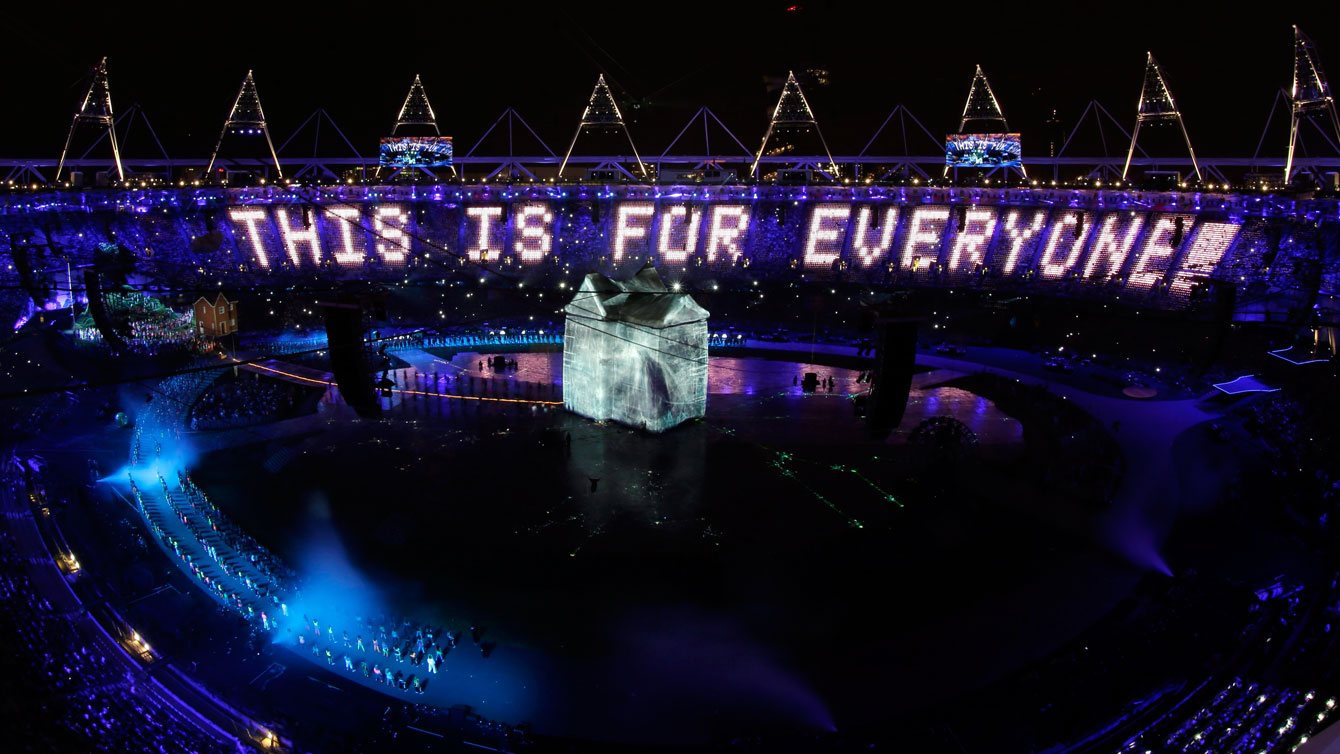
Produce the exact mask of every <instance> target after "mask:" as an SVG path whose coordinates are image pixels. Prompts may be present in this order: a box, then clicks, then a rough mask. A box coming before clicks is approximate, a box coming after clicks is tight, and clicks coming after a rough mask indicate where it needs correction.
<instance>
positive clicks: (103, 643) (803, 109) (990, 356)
mask: <svg viewBox="0 0 1340 754" xmlns="http://www.w3.org/2000/svg"><path fill="white" fill-rule="evenodd" d="M803 11H804V9H802V8H800V7H799V6H792V7H789V8H787V9H786V11H785V12H786V13H800V12H803ZM1292 34H1293V48H1292V66H1293V67H1292V71H1293V79H1292V86H1291V87H1290V88H1289V89H1288V90H1287V92H1285V93H1284V94H1282V95H1281V96H1283V97H1284V99H1283V100H1282V102H1283V108H1282V112H1283V113H1284V115H1282V116H1279V117H1281V118H1283V119H1285V122H1287V124H1288V131H1287V134H1283V136H1284V137H1287V141H1285V140H1284V139H1283V138H1282V139H1280V140H1279V142H1278V143H1273V142H1272V146H1269V147H1267V148H1263V147H1261V146H1258V147H1257V150H1256V153H1255V154H1253V155H1252V156H1251V157H1245V156H1243V157H1228V158H1217V157H1209V156H1206V154H1205V153H1204V152H1202V153H1201V154H1200V155H1199V156H1198V154H1197V152H1196V150H1195V147H1194V145H1193V140H1192V138H1191V134H1193V133H1196V132H1195V131H1194V130H1192V131H1189V130H1188V128H1187V126H1186V124H1185V123H1184V121H1183V117H1184V115H1186V116H1187V117H1188V118H1191V117H1194V116H1193V114H1189V113H1187V111H1186V110H1184V109H1183V108H1182V107H1180V106H1179V104H1178V102H1179V101H1178V100H1175V99H1174V97H1173V93H1174V92H1173V86H1171V84H1170V79H1169V75H1168V72H1167V70H1166V69H1165V68H1164V67H1163V66H1162V65H1161V64H1160V62H1159V61H1158V60H1157V59H1156V58H1155V56H1154V55H1153V54H1152V53H1150V54H1146V55H1145V57H1144V69H1143V78H1141V77H1140V75H1139V74H1140V71H1139V70H1138V68H1132V71H1131V78H1132V80H1133V81H1138V83H1140V97H1139V100H1138V103H1132V104H1135V105H1136V106H1135V107H1133V108H1131V110H1130V111H1129V112H1118V114H1117V115H1116V116H1115V117H1114V116H1113V115H1112V114H1111V113H1109V112H1108V110H1107V109H1106V108H1104V107H1103V106H1102V105H1100V104H1097V100H1093V101H1092V102H1091V104H1090V106H1089V107H1086V108H1084V109H1083V111H1082V112H1081V114H1080V115H1079V121H1080V122H1076V123H1075V124H1073V127H1071V128H1068V129H1067V130H1066V131H1065V133H1066V135H1067V137H1066V138H1064V139H1059V140H1057V141H1055V142H1054V143H1052V144H1051V148H1050V149H1049V150H1048V151H1049V153H1048V154H1045V155H1044V154H1043V151H1042V147H1041V145H1042V143H1043V140H1042V139H1041V138H1039V139H1037V141H1036V144H1037V149H1036V150H1034V147H1033V144H1034V143H1035V142H1033V141H1032V140H1031V139H1032V136H1031V135H1030V132H1029V131H1028V130H1026V129H1021V130H1020V131H1014V130H1012V129H1011V128H1010V127H1009V124H1008V121H1007V120H1006V118H1005V110H1004V109H1003V108H1002V105H1003V104H1005V105H1008V104H1009V103H1006V102H1002V101H1001V100H998V99H997V96H996V93H995V91H993V89H992V87H991V83H990V82H989V81H988V78H987V75H986V72H985V71H984V69H983V67H982V66H977V68H976V70H975V72H974V73H973V75H972V76H971V77H970V78H969V77H966V76H965V77H964V81H963V84H964V85H965V86H964V91H966V93H967V100H966V104H965V105H964V107H963V110H962V114H961V117H958V116H957V111H955V118H956V122H957V128H956V129H955V130H954V131H953V132H952V133H950V134H948V135H946V136H943V137H941V136H935V135H933V134H932V133H931V132H930V131H929V130H928V129H927V128H925V127H924V126H922V125H921V121H920V120H918V119H917V117H916V116H914V115H912V114H911V111H910V110H908V109H907V108H906V107H904V106H902V105H899V106H897V107H896V108H894V110H893V112H891V113H889V114H888V116H887V117H886V118H885V119H884V120H883V122H882V123H880V124H878V128H877V129H875V130H874V131H873V135H870V136H869V137H868V141H866V140H864V139H856V140H854V142H853V144H851V145H849V144H847V143H846V141H848V140H847V139H845V137H844V139H843V140H842V141H839V140H837V139H835V140H834V141H833V146H835V147H836V148H837V150H836V151H834V150H833V149H830V144H829V142H828V141H827V140H826V139H825V137H824V133H825V132H824V131H823V130H822V128H821V126H826V125H827V124H828V123H829V121H828V120H826V118H828V117H832V118H833V119H834V120H837V119H838V118H839V115H838V114H837V113H831V114H830V113H829V112H827V111H824V110H819V109H818V108H817V107H813V106H812V105H811V102H810V100H809V99H807V94H808V93H809V92H810V91H812V90H813V89H815V88H820V87H822V86H824V80H825V77H826V75H827V72H826V71H819V70H817V69H814V68H804V69H798V70H795V71H789V72H787V73H786V75H785V76H781V75H779V76H777V77H775V78H776V80H775V81H774V82H773V83H772V84H770V87H771V88H770V89H769V93H768V99H769V102H768V114H769V115H768V118H767V120H766V122H765V123H764V124H763V129H762V131H761V133H758V134H750V135H748V136H747V137H746V138H745V139H743V140H742V139H741V138H739V137H737V135H736V132H733V131H732V130H731V129H730V128H728V127H727V126H726V125H725V123H724V122H723V119H721V118H719V117H718V116H717V114H716V113H715V112H714V111H713V110H712V109H711V108H709V107H706V106H703V107H700V108H698V109H697V111H696V112H695V113H694V114H693V115H692V117H691V118H689V120H688V121H687V122H686V123H683V121H680V122H681V123H683V127H682V128H680V127H679V126H678V125H675V126H674V127H673V128H671V127H668V126H667V127H666V131H665V132H666V133H667V134H673V139H668V140H666V141H665V142H664V146H662V145H661V144H660V143H656V144H654V145H653V144H649V143H647V142H646V141H645V140H644V139H642V138H641V137H640V132H639V130H638V123H636V122H634V119H633V118H631V117H626V115H627V113H628V112H630V109H629V108H630V107H632V105H630V104H629V103H628V102H627V101H625V100H626V99H627V98H625V97H623V96H621V93H620V88H621V87H620V86H619V85H617V84H616V83H614V82H612V81H607V77H606V74H607V73H609V72H608V71H605V72H604V73H602V72H601V71H600V70H597V68H592V70H591V78H592V79H594V86H593V88H592V89H591V90H590V95H589V97H588V98H586V99H583V96H584V95H585V94H586V92H585V91H578V92H576V93H575V94H574V95H573V97H572V102H571V107H570V108H568V109H569V110H571V117H572V118H573V119H574V120H572V121H570V122H569V123H568V130H567V131H566V133H563V134H561V135H557V137H561V138H563V139H566V141H563V142H557V141H555V142H546V141H545V140H544V139H542V138H541V135H540V134H541V133H547V132H545V131H543V130H542V129H541V130H537V129H535V128H532V126H531V124H530V123H528V122H527V121H526V120H525V119H524V118H522V117H521V115H520V114H519V112H518V111H517V110H515V109H512V108H507V109H506V110H505V111H504V112H503V113H502V115H501V116H500V117H498V118H497V119H496V120H493V121H491V125H489V126H487V127H484V128H481V129H480V130H479V132H478V133H472V134H464V135H459V136H457V137H451V136H446V135H444V133H443V130H442V127H443V126H448V125H451V126H452V127H454V124H449V123H448V122H447V121H446V119H445V118H441V117H440V116H439V111H435V110H434V108H433V105H432V104H431V102H430V98H429V95H430V94H431V93H432V91H431V89H430V87H429V86H427V85H426V84H425V82H424V81H423V79H421V78H420V77H419V76H415V77H414V78H413V81H412V83H411V85H410V88H409V90H408V93H407V94H406V95H405V97H404V99H403V101H400V100H399V97H397V100H398V101H400V102H401V104H400V105H399V107H398V109H397V110H396V111H395V112H394V113H387V114H386V115H387V118H386V120H387V121H388V122H391V121H390V116H391V115H394V116H395V118H394V121H393V122H394V125H393V127H392V128H390V129H389V135H387V136H382V137H379V141H378V142H377V143H376V144H375V145H374V146H375V147H376V148H377V151H376V153H375V154H369V153H367V152H369V151H370V150H366V149H364V150H360V149H358V148H356V147H354V145H353V143H351V140H350V139H347V138H345V135H344V131H342V130H341V128H340V126H339V125H337V124H336V123H335V121H334V119H333V118H332V117H331V115H330V114H329V113H327V112H326V111H324V110H318V111H316V112H314V113H313V114H312V116H311V117H310V118H308V119H307V120H305V121H301V123H300V125H299V126H298V127H297V128H296V129H294V131H293V132H292V135H291V136H289V137H288V138H287V139H276V138H272V136H271V130H270V129H271V124H272V121H271V120H270V119H268V118H267V117H266V114H265V108H264V107H263V105H262V102H263V93H264V92H265V91H266V89H265V87H266V86H267V84H268V81H269V80H268V79H263V78H261V77H259V76H258V75H255V74H254V72H252V71H248V72H246V74H245V76H244V77H243V78H242V80H241V83H240V86H238V87H237V88H236V90H235V96H231V98H230V99H229V102H231V105H230V106H229V107H227V109H226V113H227V114H226V116H225V117H224V119H223V121H222V122H221V123H210V124H201V125H199V126H198V127H200V128H204V129H205V131H207V132H208V136H206V137H204V138H203V140H201V139H197V141H199V142H200V146H199V147H198V149H199V151H198V153H197V156H192V157H188V158H182V157H180V156H178V157H175V158H173V157H168V155H167V150H166V149H164V148H163V143H162V142H161V141H159V140H158V139H159V137H158V134H157V133H156V132H154V130H153V127H152V125H151V124H149V122H148V120H147V117H146V116H145V108H142V107H140V106H139V105H138V104H137V105H135V106H134V107H132V108H128V109H124V110H123V109H119V101H118V109H114V108H113V95H114V94H115V93H116V92H117V91H118V89H117V87H118V86H120V82H121V80H120V79H119V78H117V70H116V67H115V66H116V58H115V57H112V56H109V57H107V58H101V59H98V60H94V61H91V62H93V63H94V65H93V66H92V68H91V69H89V70H88V71H87V75H86V76H85V77H84V78H83V79H81V81H80V83H79V84H78V89H79V90H80V95H81V96H80V98H79V100H78V101H77V103H76V105H75V109H74V111H73V118H72V119H69V117H68V114H66V115H62V117H64V118H67V123H68V124H69V131H68V134H67V135H66V137H65V139H64V148H63V149H62V150H61V152H60V153H59V154H56V155H52V156H49V157H47V156H40V157H22V156H17V157H0V171H5V176H4V178H3V182H2V183H0V186H3V189H2V190H0V246H2V247H3V249H4V252H3V253H4V267H3V269H0V325H3V328H0V365H3V372H2V373H0V422H3V426H4V434H3V437H4V445H5V448H4V450H5V453H4V464H3V472H2V473H3V477H4V485H3V494H0V505H3V507H4V516H3V517H0V527H3V530H4V537H3V538H0V586H3V592H4V595H5V600H4V605H5V607H4V609H3V610H2V611H0V621H2V622H3V625H2V626H0V636H3V637H4V641H3V647H4V649H3V650H2V651H3V654H4V659H5V666H6V669H7V672H6V673H5V674H4V676H3V677H4V684H5V692H4V698H5V701H4V703H3V714H2V715H0V717H3V719H4V721H5V726H6V728H5V732H6V733H7V734H8V736H7V738H8V739H9V740H13V741H20V742H22V745H23V746H24V747H25V749H24V750H31V751H158V752H225V751H247V750H253V749H256V750H278V751H292V752H343V751H360V752H382V751H385V752H400V751H420V750H423V751H465V750H472V749H477V748H483V749H489V750H493V751H535V752H546V751H564V752H571V751H596V752H602V751H608V752H616V751H652V750H655V751H706V750H743V751H789V750H805V751H817V752H824V751H833V752H846V751H857V750H861V751H865V750H871V749H875V750H886V751H917V752H940V751H944V752H967V751H999V752H1055V753H1057V754H1061V753H1062V752H1065V753H1069V754H1087V753H1089V752H1112V753H1114V754H1115V753H1117V752H1121V753H1123V754H1124V753H1125V752H1146V753H1152V752H1175V751H1176V752H1207V753H1215V754H1217V753H1219V752H1272V753H1273V752H1301V753H1302V754H1314V753H1315V752H1324V751H1331V750H1333V747H1336V746H1340V744H1337V743H1335V741H1336V740H1337V739H1340V728H1334V726H1333V725H1332V723H1333V722H1334V721H1333V719H1332V718H1333V716H1334V715H1335V704H1336V697H1337V696H1340V688H1337V682H1336V675H1335V673H1334V669H1335V667H1336V663H1337V661H1340V642H1337V641H1336V639H1335V638H1334V635H1335V633H1336V632H1334V631H1332V624H1333V623H1334V622H1335V621H1336V620H1337V618H1340V561H1337V557H1336V555H1337V554H1338V553H1340V549H1338V545H1340V540H1338V539H1337V537H1336V527H1335V526H1332V524H1333V523H1335V520H1333V519H1331V518H1330V516H1331V514H1332V513H1335V512H1337V511H1336V505H1337V503H1338V502H1340V497H1337V490H1340V469H1337V464H1336V453H1335V450H1336V448H1337V438H1336V436H1335V429H1334V421H1333V417H1334V416H1335V415H1336V413H1335V412H1336V405H1335V403H1336V402H1335V398H1334V396H1335V395H1336V394H1337V390H1336V388H1337V387H1338V386H1340V385H1338V383H1337V375H1336V370H1335V363H1336V362H1335V358H1334V357H1335V349H1336V328H1337V326H1340V302H1338V301H1337V300H1336V296H1337V294H1338V293H1340V184H1337V180H1340V179H1338V178H1337V176H1340V147H1337V146H1336V145H1337V144H1340V119H1337V115H1336V109H1335V104H1334V100H1333V98H1332V95H1331V93H1330V89H1329V84H1328V82H1327V79H1326V76H1325V73H1324V71H1323V68H1322V59H1323V57H1324V55H1325V54H1326V53H1327V51H1326V50H1319V49H1318V46H1317V45H1316V44H1314V42H1313V41H1312V39H1311V38H1309V37H1308V36H1307V35H1306V34H1305V33H1304V31H1302V30H1301V29H1299V28H1298V27H1294V28H1293V30H1292ZM1285 47H1286V45H1284V44H1281V45H1280V46H1279V48H1280V49H1279V50H1275V51H1272V54H1273V53H1278V54H1277V55H1276V57H1278V58H1279V59H1280V60H1281V61H1285V62H1284V63H1282V64H1281V65H1285V64H1287V61H1288V60H1289V57H1290V56H1289V55H1288V52H1287V50H1285ZM601 70H603V69H601ZM1189 73H1190V72H1188V74H1189ZM1188 74H1183V75H1188ZM269 75H278V74H277V73H270V74H269ZM611 78H612V76H611ZM1178 81H1181V79H1178ZM1182 85H1183V86H1187V84H1185V83H1184V84H1182ZM399 91H404V90H403V89H401V90H399ZM956 96H958V97H961V93H960V94H958V95H956ZM224 105H228V103H226V102H223V103H220V107H223V106H224ZM690 109H691V108H690ZM564 112H567V111H564ZM1086 118H1089V119H1092V120H1094V121H1101V120H1102V119H1106V122H1107V123H1108V125H1107V129H1108V130H1107V131H1106V132H1103V131H1102V128H1103V127H1102V126H1101V125H1100V126H1099V129H1098V132H1099V133H1106V134H1107V136H1108V137H1110V138H1112V139H1114V141H1113V144H1112V146H1113V149H1111V150H1109V149H1108V148H1107V147H1108V144H1107V143H1106V142H1104V143H1103V144H1102V146H1101V149H1097V150H1096V151H1094V152H1090V153H1085V152H1082V151H1080V150H1081V149H1082V147H1081V146H1080V142H1079V141H1075V139H1076V138H1077V135H1078V134H1081V133H1082V132H1083V125H1084V124H1083V121H1084V120H1085V119H1086ZM140 123H142V124H143V125H142V126H140V125H138V124H140ZM323 124H324V126H323ZM1276 125H1277V126H1278V125H1279V124H1276ZM909 126H910V127H911V128H912V129H913V130H912V134H913V136H914V137H915V143H916V144H919V145H920V146H916V147H913V146H909V141H908V133H909V130H908V129H909ZM323 127H324V128H325V129H326V130H325V136H324V137H322V136H321V135H320V134H321V133H322V131H321V129H322V128H323ZM895 128H897V129H898V130H899V131H900V138H899V139H895V141H897V142H899V143H900V144H901V147H902V148H901V149H900V150H898V149H885V148H883V147H884V146H887V145H888V142H887V139H886V140H885V141H881V138H882V137H887V136H888V135H889V134H891V133H892V132H893V129H895ZM135 129H139V130H135ZM145 132H147V133H148V134H149V135H150V136H151V137H152V141H154V142H155V143H156V151H157V152H158V154H156V155H155V154H152V153H150V156H141V155H140V154H132V153H131V152H130V151H128V149H129V147H128V144H129V143H130V135H131V134H132V133H134V134H135V135H136V138H137V139H139V142H137V143H139V144H143V143H144V134H145ZM313 133H315V134H316V135H315V136H314V137H313V136H312V134H313ZM332 133H333V134H334V135H333V136H332ZM1281 133H1283V132H1282V131H1279V129H1276V131H1271V130H1270V128H1269V126H1268V127H1267V130H1266V131H1265V132H1264V133H1263V134H1262V143H1266V141H1267V137H1270V138H1274V136H1275V135H1277V134H1281ZM1114 134H1115V135H1114ZM700 135H701V137H702V138H701V139H700V140H699V136H700ZM504 136H505V138H503V137H504ZM1159 136H1162V137H1165V138H1164V140H1163V142H1158V141H1157V139H1158V137H1159ZM215 137H217V138H215ZM309 138H312V139H313V140H314V145H313V148H312V149H311V150H310V151H311V154H310V155H303V156H297V155H296V153H295V150H294V149H290V148H289V146H290V144H293V143H301V142H303V141H305V140H307V139H309ZM322 138H325V139H326V141H327V144H330V143H334V142H338V143H339V144H340V148H339V149H338V150H336V151H338V152H341V154H338V155H336V154H333V153H331V152H329V151H326V150H323V148H322V147H321V146H320V140H321V139H322ZM1079 138H1080V141H1082V137H1079ZM295 139H297V140H298V141H297V142H295ZM695 140H696V141H695ZM753 140H758V144H759V146H758V147H756V148H752V149H751V148H748V147H746V146H745V144H746V143H750V142H751V141H753ZM523 142H524V143H525V144H526V146H525V147H522V146H520V145H521V144H522V143H523ZM1118 142H1119V143H1118ZM358 143H363V142H362V141H359V142H358ZM551 143H552V144H554V145H555V147H556V148H551V146H550V144H551ZM471 144H472V145H473V146H471V147H470V148H468V149H467V148H466V147H467V145H471ZM860 144H864V148H860V149H858V148H857V147H859V146H860ZM881 145H883V146H881ZM714 146H715V147H716V148H715V149H714V148H713V147H714ZM211 147H212V149H211ZM345 147H347V149H345ZM658 150H659V151H658ZM723 150H724V151H723Z"/></svg>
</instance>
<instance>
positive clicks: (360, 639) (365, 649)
mask: <svg viewBox="0 0 1340 754" xmlns="http://www.w3.org/2000/svg"><path fill="white" fill-rule="evenodd" d="M372 641H373V643H376V641H377V640H376V639H373V640H372ZM357 646H358V651H360V652H366V651H368V650H367V648H366V647H364V646H363V637H362V635H359V637H358V643H357Z"/></svg>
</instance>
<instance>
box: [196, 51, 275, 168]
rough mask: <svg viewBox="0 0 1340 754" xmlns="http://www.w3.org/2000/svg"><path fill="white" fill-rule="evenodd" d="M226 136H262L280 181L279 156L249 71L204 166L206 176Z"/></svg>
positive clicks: (212, 166)
mask: <svg viewBox="0 0 1340 754" xmlns="http://www.w3.org/2000/svg"><path fill="white" fill-rule="evenodd" d="M228 134H244V135H253V136H254V135H257V134H263V135H264V136H265V145H266V146H267V147H268V148H269V149H270V159H271V160H273V161H274V166H275V173H276V174H277V175H278V176H279V177H280V178H281V179H282V178H283V177H284V170H283V168H281V167H279V155H278V154H276V153H275V145H274V141H272V140H271V139H270V127H269V126H268V125H266V123H265V110H264V109H263V108H262V107H261V97H260V94H259V93H257V91H256V80H255V79H254V78H253V77H252V75H251V71H247V75H246V77H245V78H243V79H242V87H241V88H240V89H238V90H237V99H235V100H233V107H232V109H231V110H229V111H228V118H227V119H226V120H224V121H223V130H222V131H220V132H219V140H218V141H217V142H216V143H215V144H214V151H213V152H212V153H211V154H210V156H209V164H208V165H206V166H205V173H206V174H207V175H208V174H209V172H210V171H211V170H213V169H214V161H215V160H217V159H218V157H219V148H220V147H222V146H223V138H224V137H225V136H227V135H228Z"/></svg>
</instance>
